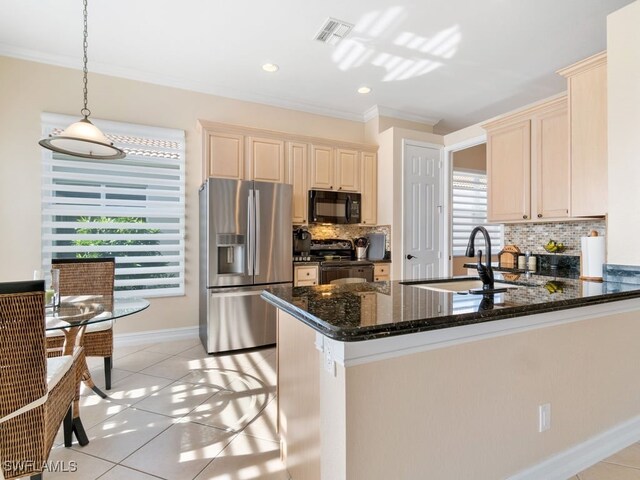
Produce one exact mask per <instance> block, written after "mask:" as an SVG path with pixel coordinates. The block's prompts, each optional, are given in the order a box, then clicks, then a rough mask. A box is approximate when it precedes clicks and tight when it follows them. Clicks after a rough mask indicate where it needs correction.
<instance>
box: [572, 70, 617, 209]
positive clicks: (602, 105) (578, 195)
mask: <svg viewBox="0 0 640 480" xmlns="http://www.w3.org/2000/svg"><path fill="white" fill-rule="evenodd" d="M569 101H570V106H569V108H570V110H571V113H570V120H571V215H572V216H574V217H581V216H594V215H605V214H606V213H607V192H608V189H607V66H606V63H602V64H600V65H598V66H595V67H593V68H589V69H588V70H586V71H583V72H581V73H577V74H576V75H574V76H572V77H570V79H569Z"/></svg>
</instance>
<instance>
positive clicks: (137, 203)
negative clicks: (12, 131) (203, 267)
mask: <svg viewBox="0 0 640 480" xmlns="http://www.w3.org/2000/svg"><path fill="white" fill-rule="evenodd" d="M75 121H77V118H74V117H69V116H64V115H55V114H47V113H45V114H43V115H42V124H43V134H44V135H49V134H50V133H52V132H53V133H54V134H56V133H60V132H61V131H62V130H63V129H64V128H65V127H66V126H67V125H69V124H70V123H72V122H75ZM92 121H94V123H96V125H97V126H99V128H100V129H101V130H102V131H103V132H104V133H105V135H106V136H107V137H108V138H109V139H110V140H111V141H112V142H114V143H115V144H116V145H117V146H118V147H120V148H122V149H124V151H125V152H126V154H127V157H126V158H124V159H122V160H92V159H84V158H76V157H71V156H67V155H62V154H59V153H54V152H52V151H49V150H45V149H42V152H43V153H42V155H43V171H42V252H43V258H42V260H43V265H44V266H47V265H49V264H50V263H51V259H52V258H90V257H115V259H116V277H115V294H116V295H117V296H126V295H131V294H136V293H137V292H139V294H141V295H144V296H145V297H153V296H169V295H183V294H184V225H185V206H184V200H185V142H184V132H183V131H181V130H171V129H164V128H155V127H144V126H140V125H129V124H124V123H118V122H107V121H99V120H93V119H92Z"/></svg>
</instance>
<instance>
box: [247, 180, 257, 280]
mask: <svg viewBox="0 0 640 480" xmlns="http://www.w3.org/2000/svg"><path fill="white" fill-rule="evenodd" d="M247 205H248V206H249V208H248V209H247V275H253V257H254V251H253V250H254V248H255V235H254V231H253V228H254V225H255V221H254V218H255V211H254V204H253V190H249V198H248V200H247Z"/></svg>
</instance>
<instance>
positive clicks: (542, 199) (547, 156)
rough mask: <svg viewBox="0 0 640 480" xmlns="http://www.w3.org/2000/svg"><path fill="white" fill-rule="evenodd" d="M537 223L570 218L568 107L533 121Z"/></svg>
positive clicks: (534, 210)
mask: <svg viewBox="0 0 640 480" xmlns="http://www.w3.org/2000/svg"><path fill="white" fill-rule="evenodd" d="M532 130H533V138H534V139H535V141H534V146H533V152H534V153H533V156H534V165H535V168H534V169H533V172H532V173H533V175H534V178H533V182H532V187H531V188H532V193H533V195H534V196H533V197H532V200H533V199H535V207H534V208H533V209H532V213H533V214H534V215H535V218H534V220H537V219H541V220H544V219H547V218H566V217H568V216H569V118H568V111H567V105H566V103H564V104H561V105H559V107H558V108H554V109H553V110H550V111H547V112H543V113H540V114H538V115H536V116H535V117H534V118H533V125H532Z"/></svg>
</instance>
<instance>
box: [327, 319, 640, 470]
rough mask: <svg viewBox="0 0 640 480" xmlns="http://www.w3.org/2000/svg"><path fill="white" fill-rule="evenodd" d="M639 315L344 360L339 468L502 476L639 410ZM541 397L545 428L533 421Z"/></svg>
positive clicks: (525, 466) (329, 459) (540, 403)
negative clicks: (547, 409)
mask: <svg viewBox="0 0 640 480" xmlns="http://www.w3.org/2000/svg"><path fill="white" fill-rule="evenodd" d="M639 318H640V317H639V315H638V312H637V311H636V312H625V313H619V314H615V315H610V316H602V317H599V318H592V319H587V320H583V321H576V322H572V323H567V324H563V325H558V326H553V327H548V328H541V329H535V330H531V331H527V332H522V333H515V334H512V335H503V336H500V337H495V338H490V339H487V340H480V341H476V342H470V343H465V344H461V345H455V346H451V347H446V348H441V349H434V350H430V351H427V352H421V353H416V354H412V355H406V356H400V357H396V358H391V359H387V360H380V361H376V362H372V363H366V364H361V365H355V366H351V367H347V368H346V369H345V372H346V373H345V380H344V383H345V385H346V396H345V401H346V417H345V418H346V445H347V446H357V448H356V447H354V448H350V449H349V450H348V455H347V459H346V461H347V463H346V478H367V479H369V480H376V479H381V480H382V479H388V478H396V479H399V480H400V479H407V480H408V479H415V478H434V479H435V478H437V479H440V480H456V479H460V478H473V479H475V480H495V479H496V478H510V477H511V476H513V475H515V474H517V473H518V472H521V471H523V470H525V469H528V468H531V467H533V466H536V465H538V464H540V463H541V462H543V461H544V460H546V459H548V458H549V457H551V456H553V455H555V454H558V453H560V452H564V451H566V450H568V449H570V448H572V447H574V446H576V445H578V444H581V443H583V442H586V441H587V440H588V439H590V438H592V437H594V436H595V435H598V434H600V433H602V432H605V431H608V430H610V429H612V428H614V427H615V426H617V425H620V424H623V423H624V422H628V421H630V420H631V419H633V418H635V417H637V416H639V415H640V384H639V383H638V382H637V381H636V379H637V378H638V377H639V376H640V321H639ZM336 380H337V381H338V380H339V379H336ZM329 394H330V393H329V392H327V395H329ZM322 395H323V398H322V402H325V398H324V395H325V392H324V391H322ZM333 400H334V401H335V400H336V399H333ZM545 403H549V404H550V405H551V428H550V429H549V430H547V431H545V432H542V433H540V432H538V408H539V405H542V404H545ZM638 435H639V438H640V432H638ZM325 453H327V452H325V451H324V450H323V452H322V455H323V463H324V462H328V463H330V462H331V461H332V460H331V458H330V456H328V457H329V458H325V457H326V455H325ZM338 460H339V459H338ZM586 466H587V465H585V467H586Z"/></svg>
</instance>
